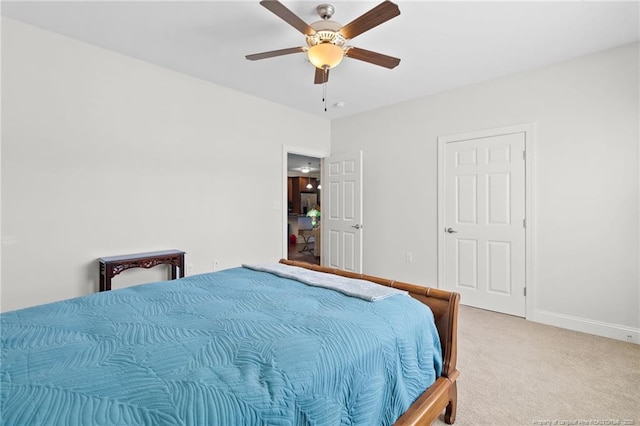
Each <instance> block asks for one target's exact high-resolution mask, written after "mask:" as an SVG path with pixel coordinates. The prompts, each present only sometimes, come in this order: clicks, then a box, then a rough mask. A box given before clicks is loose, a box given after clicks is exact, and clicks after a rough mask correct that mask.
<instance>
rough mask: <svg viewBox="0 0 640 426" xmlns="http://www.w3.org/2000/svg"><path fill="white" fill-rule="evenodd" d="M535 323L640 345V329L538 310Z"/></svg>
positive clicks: (534, 319)
mask: <svg viewBox="0 0 640 426" xmlns="http://www.w3.org/2000/svg"><path fill="white" fill-rule="evenodd" d="M532 320H533V321H535V322H539V323H542V324H547V325H553V326H556V327H561V328H566V329H569V330H573V331H580V332H583V333H589V334H595V335H596V336H602V337H608V338H610V339H616V340H622V341H625V342H631V343H635V344H640V328H634V327H627V326H624V325H620V324H611V323H607V322H601V321H594V320H590V319H586V318H580V317H574V316H571V315H564V314H557V313H555V312H547V311H539V310H536V313H535V318H532Z"/></svg>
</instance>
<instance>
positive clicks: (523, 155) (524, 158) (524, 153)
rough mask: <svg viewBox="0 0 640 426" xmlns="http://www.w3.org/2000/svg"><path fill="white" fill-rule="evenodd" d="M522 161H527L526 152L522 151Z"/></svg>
mask: <svg viewBox="0 0 640 426" xmlns="http://www.w3.org/2000/svg"><path fill="white" fill-rule="evenodd" d="M522 159H523V160H526V159H527V151H522Z"/></svg>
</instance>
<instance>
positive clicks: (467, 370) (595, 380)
mask: <svg viewBox="0 0 640 426" xmlns="http://www.w3.org/2000/svg"><path fill="white" fill-rule="evenodd" d="M458 369H459V370H460V372H461V376H460V378H459V379H458V413H457V418H456V422H455V424H456V425H459V426H465V425H544V424H547V425H625V424H626V425H637V426H640V345H636V344H633V343H627V342H621V341H617V340H612V339H606V338H603V337H597V336H592V335H589V334H584V333H578V332H574V331H570V330H565V329H561V328H557V327H551V326H547V325H542V324H538V323H534V322H530V321H525V320H524V319H522V318H517V317H512V316H509V315H502V314H497V313H494V312H489V311H483V310H481V309H474V308H469V307H466V306H461V307H460V318H459V325H458ZM444 424H445V423H444V421H443V419H442V416H440V419H438V420H436V421H435V422H434V425H444Z"/></svg>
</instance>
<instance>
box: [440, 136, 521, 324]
mask: <svg viewBox="0 0 640 426" xmlns="http://www.w3.org/2000/svg"><path fill="white" fill-rule="evenodd" d="M443 145H444V146H442V144H441V148H442V149H444V173H443V177H444V182H443V184H444V188H441V191H443V192H441V193H443V195H444V226H443V227H442V229H440V230H439V232H441V233H442V235H443V239H444V287H445V288H446V289H448V290H451V291H456V292H459V293H460V294H461V302H462V303H464V304H465V305H470V306H475V307H478V308H483V309H489V310H493V311H497V312H503V313H507V314H511V315H517V316H521V317H524V316H525V308H526V298H525V285H526V274H525V257H526V256H525V252H526V245H525V153H524V151H525V133H524V132H520V133H511V134H497V135H492V136H483V137H478V138H471V139H469V138H466V139H461V140H451V139H450V140H447V141H445V142H444V144H443ZM441 223H442V222H441Z"/></svg>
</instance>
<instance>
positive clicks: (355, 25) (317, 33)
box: [246, 0, 400, 84]
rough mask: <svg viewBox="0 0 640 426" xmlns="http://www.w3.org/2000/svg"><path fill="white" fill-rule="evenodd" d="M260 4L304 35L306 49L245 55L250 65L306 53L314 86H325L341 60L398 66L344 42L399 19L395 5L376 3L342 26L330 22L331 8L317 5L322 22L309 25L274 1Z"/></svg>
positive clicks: (385, 57)
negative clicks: (268, 59) (313, 75)
mask: <svg viewBox="0 0 640 426" xmlns="http://www.w3.org/2000/svg"><path fill="white" fill-rule="evenodd" d="M260 4H261V5H262V6H264V7H265V8H267V9H268V10H270V11H271V12H272V13H274V14H275V15H276V16H278V17H279V18H281V19H282V20H283V21H285V22H286V23H288V24H289V25H291V26H292V27H294V28H295V29H297V30H298V31H300V32H301V33H302V34H304V35H305V36H306V41H307V46H303V47H291V48H288V49H280V50H272V51H269V52H262V53H255V54H253V55H247V56H246V58H247V59H249V60H250V61H255V60H258V59H266V58H273V57H275V56H282V55H289V54H292V53H302V52H307V55H308V58H309V61H310V62H311V63H312V64H313V65H314V66H315V67H316V72H315V77H314V83H315V84H322V83H326V82H327V81H328V80H329V69H331V68H333V67H335V66H336V65H338V64H339V63H340V62H341V61H342V58H343V57H345V56H346V57H348V58H352V59H358V60H360V61H364V62H369V63H371V64H374V65H379V66H381V67H385V68H395V67H396V66H398V64H399V63H400V59H398V58H394V57H392V56H387V55H383V54H382V53H377V52H372V51H370V50H365V49H361V48H358V47H353V46H347V45H346V42H347V41H348V40H351V39H353V38H355V37H356V36H358V35H360V34H362V33H364V32H365V31H368V30H370V29H372V28H374V27H377V26H378V25H380V24H383V23H385V22H387V21H388V20H390V19H392V18H395V17H396V16H398V15H400V9H399V8H398V5H396V4H395V3H392V2H391V1H388V0H387V1H384V2H382V3H380V4H379V5H378V6H376V7H374V8H373V9H371V10H370V11H368V12H366V13H364V14H363V15H361V16H360V17H358V18H356V19H354V20H353V21H351V22H349V23H348V24H347V25H344V26H342V25H341V24H339V23H337V22H335V21H332V20H331V17H332V16H333V13H334V12H335V8H334V7H333V6H332V5H330V4H321V5H319V6H318V7H317V8H316V11H317V12H318V15H320V17H321V18H322V20H321V21H317V22H314V23H312V24H307V23H306V22H304V21H303V20H302V19H300V18H299V17H298V16H297V15H296V14H294V13H293V12H292V11H291V10H289V9H287V7H286V6H284V5H283V4H282V3H280V2H279V1H277V0H262V1H261V2H260Z"/></svg>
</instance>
